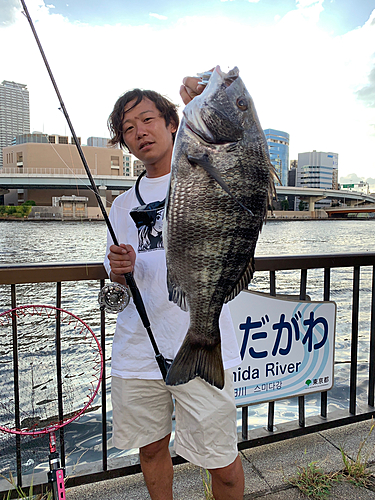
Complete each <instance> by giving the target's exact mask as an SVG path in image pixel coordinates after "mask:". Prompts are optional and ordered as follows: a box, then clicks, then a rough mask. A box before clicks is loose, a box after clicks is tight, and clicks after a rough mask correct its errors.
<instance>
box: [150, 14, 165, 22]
mask: <svg viewBox="0 0 375 500" xmlns="http://www.w3.org/2000/svg"><path fill="white" fill-rule="evenodd" d="M149 16H151V17H155V19H159V20H160V21H166V20H167V19H168V18H167V16H162V15H161V14H155V13H154V12H150V13H149Z"/></svg>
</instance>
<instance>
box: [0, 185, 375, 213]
mask: <svg viewBox="0 0 375 500" xmlns="http://www.w3.org/2000/svg"><path fill="white" fill-rule="evenodd" d="M0 185H1V180H0ZM276 193H277V195H278V196H289V195H293V196H298V197H299V198H300V199H301V200H303V201H307V202H308V204H309V210H310V211H313V210H314V209H315V208H314V206H315V202H316V201H319V200H323V199H324V198H330V199H334V200H337V201H341V202H342V203H344V204H345V205H348V206H355V205H361V204H363V203H375V196H374V195H369V194H365V193H360V192H359V191H347V190H345V189H339V190H337V189H320V188H303V187H297V186H276Z"/></svg>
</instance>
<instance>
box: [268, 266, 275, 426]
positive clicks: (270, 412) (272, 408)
mask: <svg viewBox="0 0 375 500" xmlns="http://www.w3.org/2000/svg"><path fill="white" fill-rule="evenodd" d="M270 295H272V296H273V297H276V271H270ZM274 423H275V401H270V402H269V403H268V419H267V430H268V432H273V428H274Z"/></svg>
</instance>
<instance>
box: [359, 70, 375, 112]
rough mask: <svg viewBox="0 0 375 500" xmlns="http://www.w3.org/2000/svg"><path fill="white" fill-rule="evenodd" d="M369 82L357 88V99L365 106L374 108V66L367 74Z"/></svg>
mask: <svg viewBox="0 0 375 500" xmlns="http://www.w3.org/2000/svg"><path fill="white" fill-rule="evenodd" d="M368 80H369V83H368V85H366V86H365V87H362V88H361V89H359V90H357V92H356V94H357V96H358V99H360V100H361V101H363V102H364V103H365V104H366V106H367V107H369V108H375V66H374V67H373V68H372V70H371V71H370V74H369V76H368Z"/></svg>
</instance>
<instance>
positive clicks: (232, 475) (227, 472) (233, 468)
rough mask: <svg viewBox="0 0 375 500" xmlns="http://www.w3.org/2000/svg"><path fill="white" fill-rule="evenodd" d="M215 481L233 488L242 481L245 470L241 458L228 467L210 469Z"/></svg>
mask: <svg viewBox="0 0 375 500" xmlns="http://www.w3.org/2000/svg"><path fill="white" fill-rule="evenodd" d="M209 472H210V474H211V476H212V480H213V481H218V482H220V483H222V484H223V485H225V486H228V487H233V486H235V485H236V484H237V483H238V481H241V480H242V477H243V469H242V463H241V459H240V457H239V456H237V458H236V459H235V460H234V462H232V463H231V464H229V465H227V466H226V467H220V468H218V469H209Z"/></svg>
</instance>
